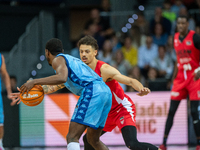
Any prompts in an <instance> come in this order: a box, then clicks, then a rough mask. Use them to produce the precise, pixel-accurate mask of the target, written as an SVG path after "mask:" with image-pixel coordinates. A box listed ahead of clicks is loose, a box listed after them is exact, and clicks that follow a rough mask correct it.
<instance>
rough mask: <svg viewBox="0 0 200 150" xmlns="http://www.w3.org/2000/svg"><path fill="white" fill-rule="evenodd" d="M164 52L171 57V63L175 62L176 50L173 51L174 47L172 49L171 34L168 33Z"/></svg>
mask: <svg viewBox="0 0 200 150" xmlns="http://www.w3.org/2000/svg"><path fill="white" fill-rule="evenodd" d="M166 52H167V55H168V56H169V57H170V58H172V60H173V63H175V62H176V52H175V49H174V41H173V36H172V35H170V36H169V37H168V40H167V45H166Z"/></svg>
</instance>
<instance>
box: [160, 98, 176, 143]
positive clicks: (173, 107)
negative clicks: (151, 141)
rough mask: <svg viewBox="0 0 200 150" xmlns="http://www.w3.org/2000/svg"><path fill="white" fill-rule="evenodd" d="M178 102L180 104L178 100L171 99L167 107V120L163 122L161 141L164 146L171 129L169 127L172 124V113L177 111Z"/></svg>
mask: <svg viewBox="0 0 200 150" xmlns="http://www.w3.org/2000/svg"><path fill="white" fill-rule="evenodd" d="M179 104H180V101H179V100H171V102H170V108H169V112H168V116H167V121H166V124H165V132H164V137H163V143H162V144H163V145H164V146H166V142H167V138H168V135H169V132H170V130H171V127H172V125H173V120H174V115H175V113H176V111H177V108H178V106H179Z"/></svg>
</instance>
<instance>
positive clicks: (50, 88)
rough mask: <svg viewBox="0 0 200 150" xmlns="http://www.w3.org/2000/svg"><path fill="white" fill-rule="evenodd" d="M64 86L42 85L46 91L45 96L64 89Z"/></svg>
mask: <svg viewBox="0 0 200 150" xmlns="http://www.w3.org/2000/svg"><path fill="white" fill-rule="evenodd" d="M64 87H65V85H64V84H59V85H42V88H43V90H44V94H50V93H53V92H56V91H58V90H60V89H62V88H64Z"/></svg>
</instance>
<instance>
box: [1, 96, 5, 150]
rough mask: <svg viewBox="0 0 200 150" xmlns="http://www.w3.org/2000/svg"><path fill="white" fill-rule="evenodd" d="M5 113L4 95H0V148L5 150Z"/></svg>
mask: <svg viewBox="0 0 200 150" xmlns="http://www.w3.org/2000/svg"><path fill="white" fill-rule="evenodd" d="M3 125H4V113H3V101H2V96H1V95H0V150H4V148H3V143H2V140H3V135H4V126H3Z"/></svg>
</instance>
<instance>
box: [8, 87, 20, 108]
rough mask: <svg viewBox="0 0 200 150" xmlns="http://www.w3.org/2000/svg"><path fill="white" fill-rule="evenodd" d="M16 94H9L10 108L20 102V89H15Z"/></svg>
mask: <svg viewBox="0 0 200 150" xmlns="http://www.w3.org/2000/svg"><path fill="white" fill-rule="evenodd" d="M17 90H18V91H19V92H18V93H11V94H10V98H11V100H12V102H11V103H10V105H11V106H14V105H15V104H16V103H17V104H19V103H20V102H21V100H20V88H18V87H17Z"/></svg>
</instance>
